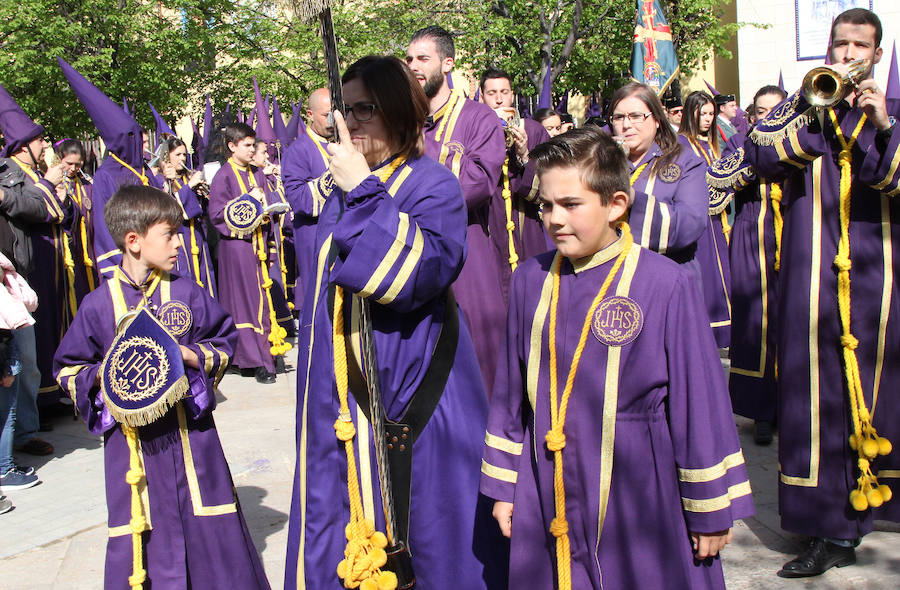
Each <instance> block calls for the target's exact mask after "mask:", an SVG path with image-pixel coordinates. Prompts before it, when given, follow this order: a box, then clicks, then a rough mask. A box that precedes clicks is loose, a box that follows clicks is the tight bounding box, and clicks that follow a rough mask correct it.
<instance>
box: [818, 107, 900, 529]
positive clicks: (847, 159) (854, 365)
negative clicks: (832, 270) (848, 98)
mask: <svg viewBox="0 0 900 590" xmlns="http://www.w3.org/2000/svg"><path fill="white" fill-rule="evenodd" d="M828 116H829V117H830V118H831V122H832V125H833V126H834V132H835V134H836V136H837V139H838V142H839V143H840V144H841V151H840V153H839V154H838V164H839V165H840V167H841V181H840V208H839V213H840V229H841V235H840V239H839V241H838V251H837V255H836V256H835V257H834V265H835V267H836V268H837V271H838V273H837V275H838V277H837V278H838V312H839V315H840V321H841V339H840V340H841V347H842V353H843V360H844V363H843V364H844V377H845V378H846V380H847V389H848V392H849V397H850V417H851V419H852V424H853V435H852V437H851V440H850V447H851V448H852V449H853V450H855V451H856V452H857V454H858V455H859V459H858V461H857V464H858V466H859V471H860V476H859V479H858V480H857V486H856V489H855V490H853V491H852V492H851V493H850V504H851V505H852V506H853V508H854V510H858V511H860V512H862V511H864V510H867V509H868V508H870V507H871V508H878V507H879V506H881V505H882V504H883V503H884V502H886V501H887V500H886V498H885V494H882V493H881V488H882V486H880V485H879V484H878V478H877V477H876V476H875V473H874V472H873V471H872V468H871V465H870V463H869V461H870V460H872V459H875V458H876V457H877V456H878V455H879V454H882V455H884V454H887V453H889V452H891V444H890V441H888V440H887V439H885V438H883V437H880V436H878V433H877V431H876V430H875V427H874V426H873V425H872V415H871V413H870V412H869V409H868V408H867V407H866V400H865V397H864V395H863V390H862V380H861V378H860V375H859V361H858V360H857V357H856V349H857V347H858V346H859V340H858V339H857V338H856V337H855V336H853V334H852V333H851V332H850V308H851V306H850V270H851V269H852V267H853V263H852V260H851V258H850V198H851V191H852V181H853V179H852V160H853V152H852V150H853V145H854V144H855V143H856V139H857V137H859V133H860V131H861V130H862V128H863V125H864V124H865V122H866V115H863V116H862V117H860V119H859V123H857V125H856V128H855V129H854V130H853V133H852V135H851V136H850V140H849V141H847V140H845V138H844V134H843V131H842V130H841V126H840V123H839V122H838V120H837V115H836V114H835V112H834V109H831V108H829V109H828ZM882 440H883V441H885V442H883V443H882V442H881V441H882ZM882 451H885V452H884V453H882ZM884 487H886V486H884ZM887 496H890V489H889V488H888V494H887Z"/></svg>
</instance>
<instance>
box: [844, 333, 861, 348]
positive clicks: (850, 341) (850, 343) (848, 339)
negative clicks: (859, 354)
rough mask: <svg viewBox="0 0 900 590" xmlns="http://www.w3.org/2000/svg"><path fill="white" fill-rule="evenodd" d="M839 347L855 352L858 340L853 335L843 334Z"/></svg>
mask: <svg viewBox="0 0 900 590" xmlns="http://www.w3.org/2000/svg"><path fill="white" fill-rule="evenodd" d="M841 346H843V347H844V348H848V349H850V350H856V347H857V346H859V340H857V339H856V336H854V335H853V334H844V335H843V336H841Z"/></svg>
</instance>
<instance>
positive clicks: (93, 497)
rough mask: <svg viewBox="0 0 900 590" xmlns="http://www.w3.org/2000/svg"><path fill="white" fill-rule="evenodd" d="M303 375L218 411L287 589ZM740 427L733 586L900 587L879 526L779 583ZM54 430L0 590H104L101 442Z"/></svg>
mask: <svg viewBox="0 0 900 590" xmlns="http://www.w3.org/2000/svg"><path fill="white" fill-rule="evenodd" d="M294 376H295V373H293V372H292V373H290V374H288V375H287V376H284V375H279V377H278V383H276V384H275V385H268V386H260V385H257V384H256V382H255V381H253V380H252V379H249V378H241V377H239V376H236V375H227V376H226V377H225V379H224V380H223V381H222V386H221V391H222V395H220V398H219V406H218V409H217V410H216V413H215V416H216V423H217V425H218V429H219V435H220V437H221V439H222V444H223V445H224V447H225V454H226V456H227V457H228V459H229V463H230V465H231V471H232V474H233V475H234V481H235V485H236V486H237V491H238V495H239V496H240V500H241V505H242V507H243V510H244V514H245V515H246V518H247V522H248V524H249V526H250V531H251V533H252V534H253V538H254V540H255V542H256V547H257V549H259V551H260V552H261V554H262V557H263V561H264V563H265V568H266V572H267V573H268V576H269V580H270V582H271V584H272V587H273V588H281V586H282V577H283V572H284V559H285V547H286V543H287V519H288V512H289V510H290V499H291V478H292V477H293V469H294V453H295V449H294V400H295V394H294V386H295V381H294ZM739 426H740V430H741V439H742V441H743V443H744V453H745V456H746V459H747V464H748V467H749V470H750V478H751V481H752V485H753V491H754V494H753V495H754V499H755V501H756V511H757V516H756V517H755V518H752V519H749V520H747V521H745V522H741V523H739V524H738V525H737V527H736V529H735V536H734V544H733V545H731V546H729V547H728V548H727V549H726V550H725V554H724V565H725V576H726V580H727V582H728V587H729V588H731V589H754V590H756V589H766V590H768V589H794V588H796V589H807V588H814V589H816V590H839V589H841V590H842V589H851V588H852V589H854V590H870V589H871V590H876V589H877V590H894V589H896V588H900V536H898V534H897V533H898V532H900V527H898V526H897V525H892V524H889V523H879V525H880V526H878V527H877V529H878V530H876V532H875V533H873V534H872V535H870V536H868V537H866V539H865V542H864V543H863V545H862V546H861V548H860V549H859V550H858V551H857V556H858V565H856V566H855V567H847V568H843V569H839V570H838V569H833V570H831V571H830V572H828V573H827V574H826V575H824V576H822V577H821V578H818V579H813V580H782V579H780V578H778V577H776V576H775V572H776V571H777V570H778V569H779V567H780V566H781V564H782V563H783V562H784V561H786V560H787V559H789V558H790V557H792V556H793V555H794V553H795V552H796V551H797V550H798V549H799V547H800V545H799V540H798V539H796V538H794V537H792V536H791V535H787V534H785V533H784V532H782V531H781V530H780V528H779V526H778V522H779V521H778V514H777V489H776V478H777V459H776V453H775V446H774V445H773V446H771V447H768V448H759V447H756V446H754V445H753V442H752V438H751V434H750V425H749V423H748V422H747V421H743V420H740V419H739ZM45 434H46V439H47V440H48V441H50V442H51V443H53V445H54V446H55V447H56V454H55V455H53V456H51V457H49V458H33V457H28V456H24V455H22V456H19V457H18V459H19V461H20V463H24V464H30V465H34V466H35V467H36V468H37V469H38V474H39V475H40V477H41V479H42V480H43V484H41V485H39V486H37V487H35V488H32V489H30V490H23V491H19V492H13V493H9V494H8V495H9V496H10V497H11V498H12V500H13V502H14V503H15V504H16V508H15V510H13V511H12V512H9V513H7V514H4V515H0V532H2V534H0V589H3V590H49V589H77V590H92V589H95V588H101V587H102V581H103V561H104V551H105V543H106V535H107V529H106V507H105V500H104V491H103V489H104V488H103V451H102V449H101V446H100V441H99V440H98V439H97V438H96V437H93V436H91V435H89V434H88V433H87V430H86V429H85V427H84V425H83V423H82V422H81V421H80V420H79V421H73V420H72V419H71V418H70V417H68V416H60V417H58V418H57V419H56V421H55V429H54V430H53V431H52V432H48V433H45ZM35 459H37V460H35ZM896 493H900V490H896V491H895V494H896ZM895 501H896V500H895ZM334 566H335V564H323V566H322V567H327V568H333V567H334ZM423 590H427V589H423ZM461 590H465V589H461Z"/></svg>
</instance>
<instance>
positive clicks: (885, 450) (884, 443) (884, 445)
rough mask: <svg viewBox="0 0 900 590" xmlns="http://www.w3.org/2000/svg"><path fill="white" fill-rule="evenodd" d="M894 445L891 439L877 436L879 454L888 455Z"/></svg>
mask: <svg viewBox="0 0 900 590" xmlns="http://www.w3.org/2000/svg"><path fill="white" fill-rule="evenodd" d="M893 448H894V446H893V445H892V444H891V441H889V440H888V439H886V438H884V437H883V436H879V437H878V454H879V455H890V454H891V451H892V450H893Z"/></svg>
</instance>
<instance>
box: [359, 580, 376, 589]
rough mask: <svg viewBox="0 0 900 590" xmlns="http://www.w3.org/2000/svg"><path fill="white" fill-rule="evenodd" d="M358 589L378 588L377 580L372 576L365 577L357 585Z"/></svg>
mask: <svg viewBox="0 0 900 590" xmlns="http://www.w3.org/2000/svg"><path fill="white" fill-rule="evenodd" d="M359 590H378V582H376V581H375V580H373V579H372V578H366V579H365V580H363V581H362V583H361V584H360V585H359Z"/></svg>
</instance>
